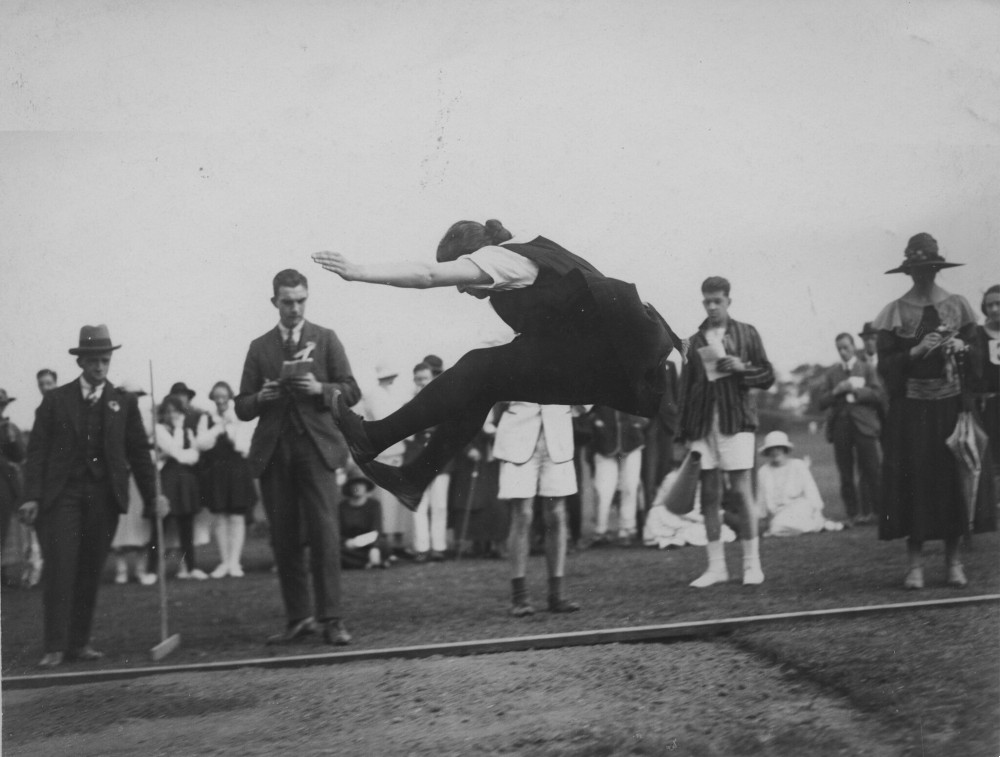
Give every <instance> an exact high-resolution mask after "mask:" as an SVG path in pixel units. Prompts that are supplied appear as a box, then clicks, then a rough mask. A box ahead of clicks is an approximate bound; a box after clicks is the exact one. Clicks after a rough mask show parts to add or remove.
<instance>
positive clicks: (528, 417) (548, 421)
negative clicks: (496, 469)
mask: <svg viewBox="0 0 1000 757" xmlns="http://www.w3.org/2000/svg"><path fill="white" fill-rule="evenodd" d="M543 429H544V431H545V446H546V449H547V450H548V453H549V457H550V458H551V459H552V462H555V463H564V462H567V461H569V460H572V459H573V453H574V451H575V447H574V445H573V413H572V408H571V407H570V406H569V405H539V404H537V403H535V402H511V403H510V405H509V406H508V407H507V410H506V412H504V414H503V415H502V416H500V421H499V422H498V423H497V433H496V437H495V439H494V442H493V456H494V457H495V458H497V459H498V460H506V461H507V462H509V463H517V464H519V465H520V464H523V463H526V462H528V461H529V460H530V459H531V456H532V455H533V454H535V446H536V445H537V444H538V435H539V434H540V433H541V432H542V430H543Z"/></svg>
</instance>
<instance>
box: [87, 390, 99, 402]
mask: <svg viewBox="0 0 1000 757" xmlns="http://www.w3.org/2000/svg"><path fill="white" fill-rule="evenodd" d="M99 399H100V395H98V393H97V387H96V386H92V387H90V393H89V394H87V403H88V404H90V405H96V404H97V400H99Z"/></svg>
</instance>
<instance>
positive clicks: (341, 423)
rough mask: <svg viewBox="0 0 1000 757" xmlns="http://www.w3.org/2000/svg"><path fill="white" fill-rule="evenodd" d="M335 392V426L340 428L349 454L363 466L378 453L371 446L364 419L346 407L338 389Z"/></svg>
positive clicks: (345, 402)
mask: <svg viewBox="0 0 1000 757" xmlns="http://www.w3.org/2000/svg"><path fill="white" fill-rule="evenodd" d="M335 394H336V396H335V398H334V403H333V404H334V408H333V419H334V422H335V423H336V424H337V428H339V429H340V433H341V434H343V435H344V440H345V441H346V442H347V449H348V450H350V453H351V456H352V457H353V458H354V461H355V462H356V463H357V464H358V465H360V466H363V465H364V464H365V463H370V462H371V461H372V460H374V459H375V458H376V457H377V456H378V453H377V452H376V451H375V449H374V447H372V443H371V441H370V440H369V439H368V434H367V433H366V432H365V425H364V420H365V419H364V418H362V417H361V416H360V415H358V414H357V413H355V412H354V411H352V410H351V409H350V408H348V407H347V400H345V399H344V395H343V393H342V392H341V391H340V390H339V389H337V390H335Z"/></svg>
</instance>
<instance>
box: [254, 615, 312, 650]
mask: <svg viewBox="0 0 1000 757" xmlns="http://www.w3.org/2000/svg"><path fill="white" fill-rule="evenodd" d="M314 633H316V621H315V620H313V619H312V618H303V619H302V620H298V621H296V622H294V623H291V624H289V626H288V628H286V629H285V631H284V632H283V633H276V634H274V635H273V636H268V637H267V641H266V642H265V643H266V644H268V645H269V646H270V645H274V644H294V643H295V642H296V641H298V640H299V639H301V638H303V637H305V636H309V635H310V634H314Z"/></svg>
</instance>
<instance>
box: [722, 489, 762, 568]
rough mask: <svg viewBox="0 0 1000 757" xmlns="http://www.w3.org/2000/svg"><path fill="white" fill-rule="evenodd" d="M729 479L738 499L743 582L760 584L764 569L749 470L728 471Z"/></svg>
mask: <svg viewBox="0 0 1000 757" xmlns="http://www.w3.org/2000/svg"><path fill="white" fill-rule="evenodd" d="M729 481H730V483H731V484H732V487H733V492H734V494H735V495H736V497H737V499H738V500H739V509H740V539H741V540H742V547H743V584H744V585H756V584H761V583H763V582H764V571H763V570H762V569H761V567H760V540H759V539H758V538H757V512H756V510H755V508H754V505H753V491H752V490H751V488H750V471H749V470H738V471H730V472H729Z"/></svg>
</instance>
